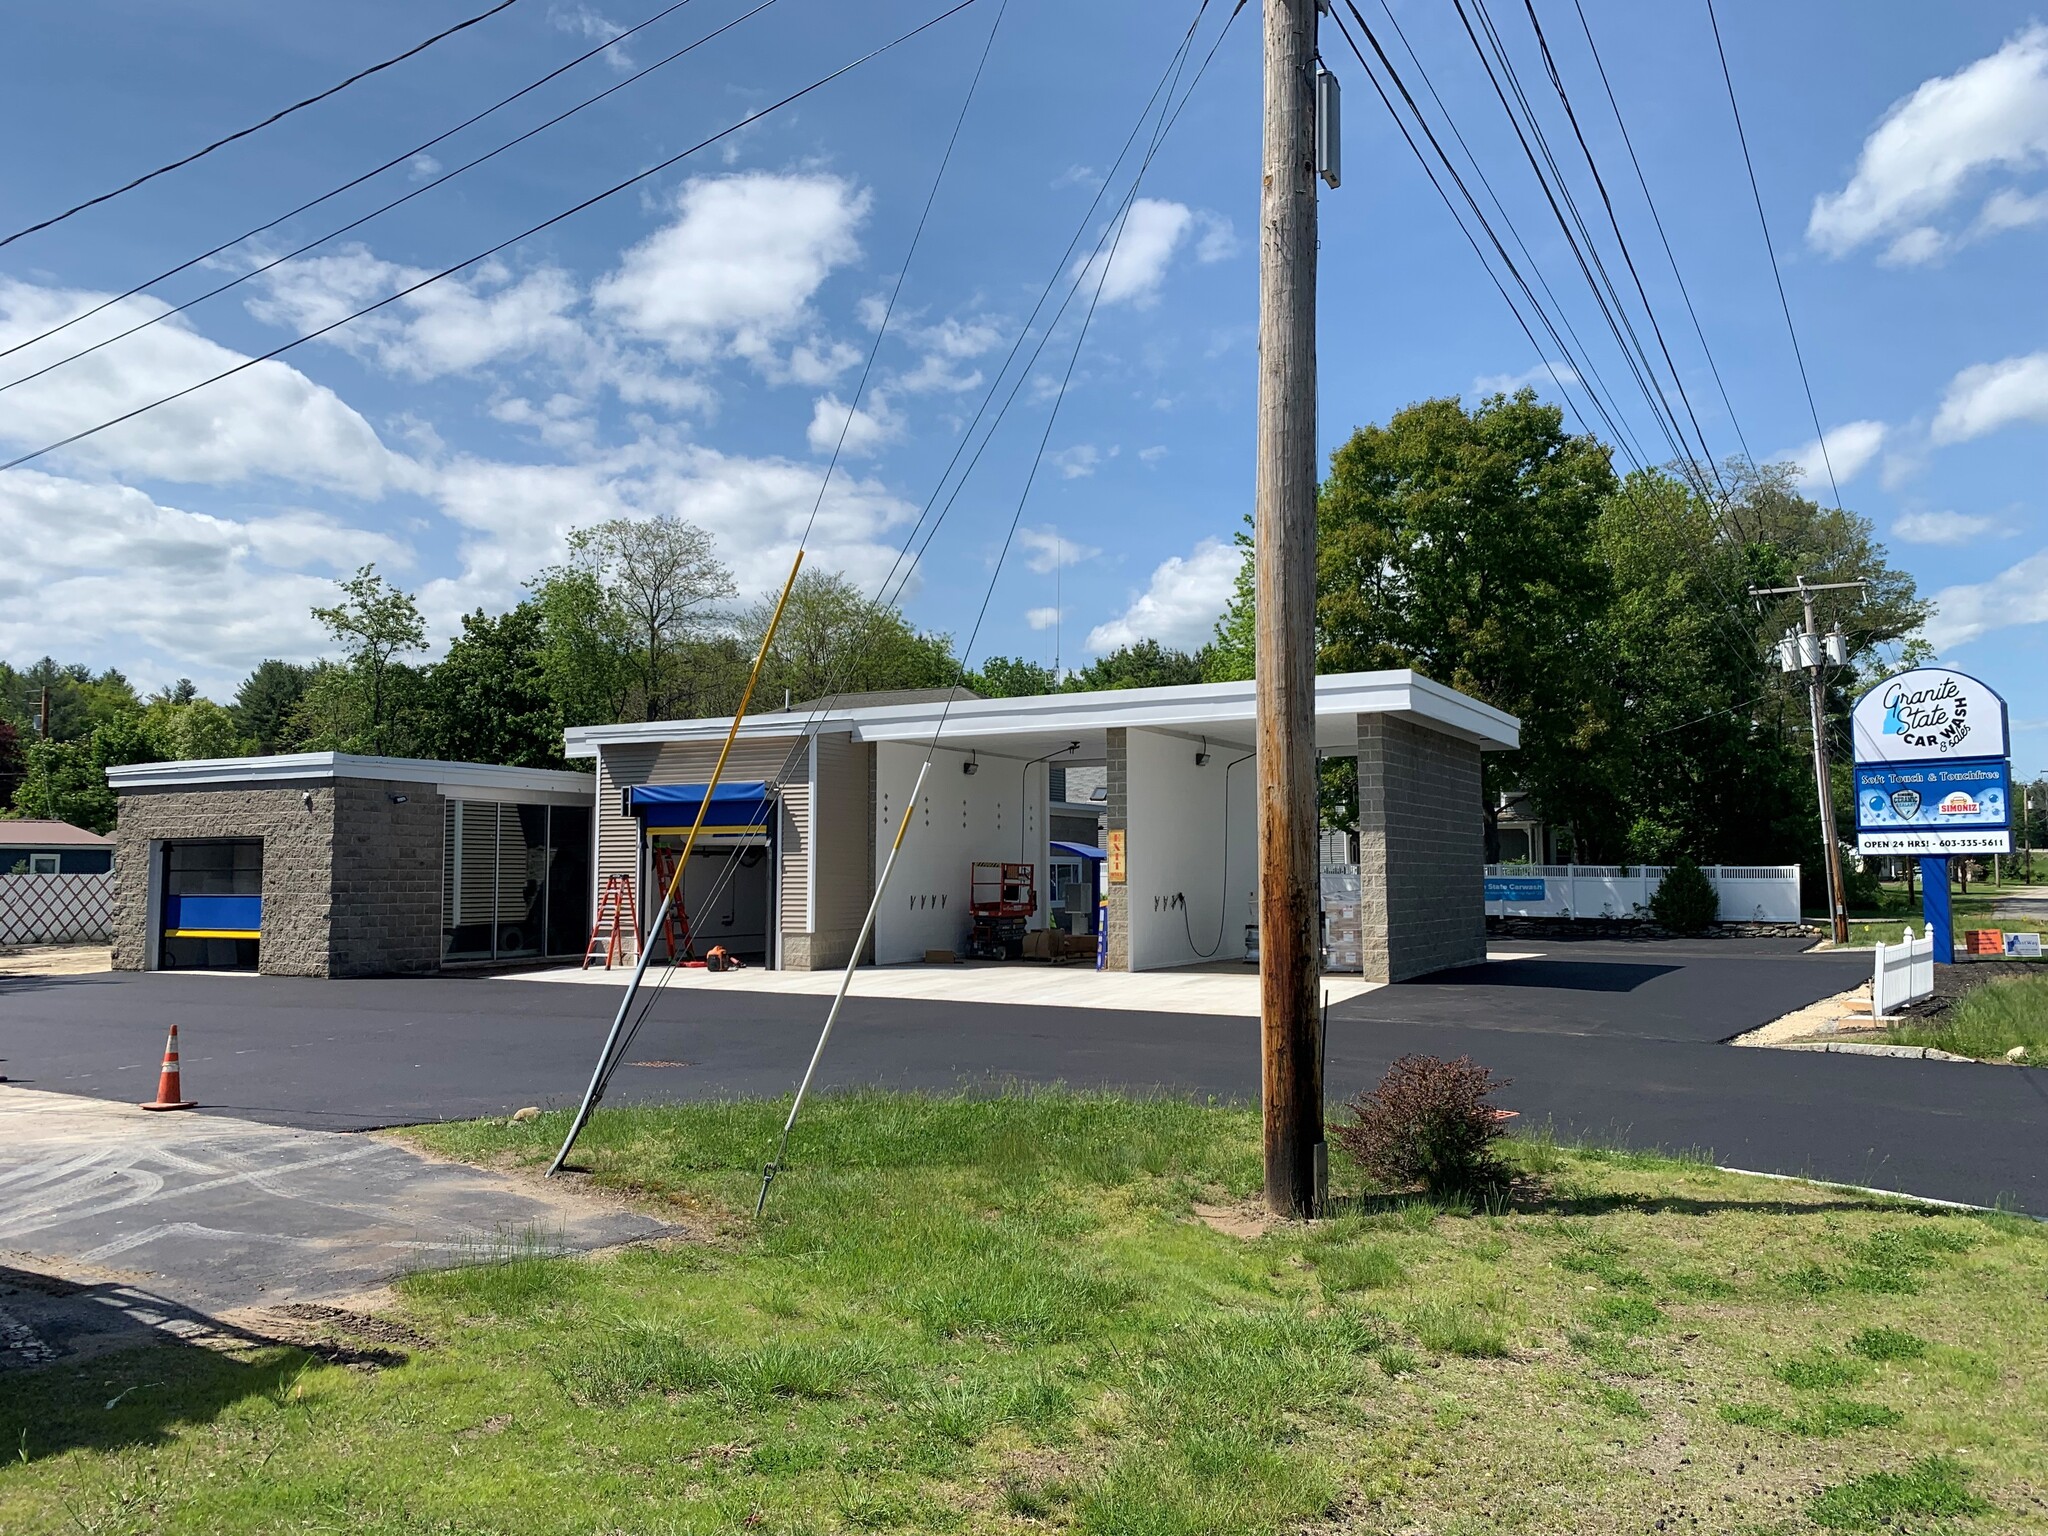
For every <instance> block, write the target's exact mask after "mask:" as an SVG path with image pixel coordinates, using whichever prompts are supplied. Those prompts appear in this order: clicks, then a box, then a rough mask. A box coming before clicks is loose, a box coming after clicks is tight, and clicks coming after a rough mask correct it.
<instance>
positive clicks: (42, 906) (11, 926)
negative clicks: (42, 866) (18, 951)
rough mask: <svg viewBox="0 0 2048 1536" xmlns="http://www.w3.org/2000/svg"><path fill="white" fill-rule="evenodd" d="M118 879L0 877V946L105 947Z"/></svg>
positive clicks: (102, 877)
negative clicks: (71, 945)
mask: <svg viewBox="0 0 2048 1536" xmlns="http://www.w3.org/2000/svg"><path fill="white" fill-rule="evenodd" d="M113 904H114V877H113V875H112V874H111V873H107V874H99V875H0V944H105V943H108V942H110V941H111V939H112V929H113V924H112V912H113Z"/></svg>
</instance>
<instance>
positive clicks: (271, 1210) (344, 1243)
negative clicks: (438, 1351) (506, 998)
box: [0, 1088, 665, 1368]
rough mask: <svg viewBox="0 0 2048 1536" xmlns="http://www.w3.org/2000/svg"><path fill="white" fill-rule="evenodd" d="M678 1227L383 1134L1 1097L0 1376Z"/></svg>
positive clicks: (59, 1097) (21, 1093) (61, 1098)
mask: <svg viewBox="0 0 2048 1536" xmlns="http://www.w3.org/2000/svg"><path fill="white" fill-rule="evenodd" d="M664 1230H665V1228H664V1227H663V1225H662V1224H661V1223H660V1222H658V1221H656V1220H654V1219H653V1218H651V1217H648V1216H644V1215H640V1214H638V1213H636V1212H632V1211H626V1210H613V1209H607V1208H604V1207H602V1206H599V1205H597V1204H596V1203H594V1202H592V1201H590V1200H589V1199H588V1198H587V1197H582V1196H578V1195H576V1194H573V1193H572V1192H570V1191H568V1190H566V1189H565V1190H561V1191H556V1190H554V1189H552V1188H543V1189H535V1188H533V1187H532V1186H531V1185H529V1184H525V1183H522V1182H520V1181H517V1180H514V1179H512V1178H510V1177H507V1176H504V1175H499V1174H493V1173H487V1172H484V1171H482V1170H480V1169H475V1168H467V1167H463V1166H461V1165H458V1164H451V1163H437V1162H433V1161H430V1160H429V1159H427V1158H424V1157H421V1156H420V1155H418V1154H417V1153H414V1152H411V1151H408V1150H407V1149H405V1148H404V1147H400V1146H396V1145H394V1144H392V1143H390V1142H387V1141H382V1140H378V1139H375V1138H372V1137H369V1136H362V1135H344V1134H338V1133H335V1132H329V1131H300V1130H290V1129H284V1128H280V1127H277V1126H269V1125H257V1124H255V1123H253V1122H251V1121H246V1120H235V1119H230V1118H227V1117H224V1116H218V1115H209V1114H178V1115H152V1114H148V1113H145V1112H144V1111H142V1110H140V1109H135V1108H131V1107H129V1106H127V1105H124V1104H109V1103H103V1102H100V1101H98V1100H94V1099H82V1098H74V1097H72V1096H70V1095H68V1094H56V1093H41V1092H36V1091H32V1090H29V1089H22V1088H0V1368H4V1367H5V1366H7V1365H15V1366H22V1365H37V1364H42V1363H45V1362H46V1361H48V1360H50V1359H55V1358H59V1357H62V1356H64V1355H66V1354H72V1353H89V1352H92V1350H93V1349H94V1348H95V1347H102V1346H109V1345H113V1344H115V1343H117V1342H120V1341H123V1340H125V1341H126V1342H134V1341H135V1340H134V1337H133V1335H135V1334H136V1333H137V1331H138V1330H149V1329H156V1330H161V1331H164V1332H168V1333H171V1334H174V1335H178V1336H182V1337H191V1338H197V1337H201V1336H203V1335H205V1334H207V1333H208V1332H212V1331H218V1330H219V1327H220V1325H219V1323H218V1321H217V1318H216V1316H215V1314H219V1313H222V1312H230V1311H234V1310H236V1309H242V1308H249V1307H254V1306H265V1307H275V1306H278V1305H281V1304H293V1303H309V1302H311V1301H313V1300H314V1299H317V1298H323V1297H325V1298H334V1297H344V1296H350V1295H356V1294H360V1293H362V1292H365V1291H369V1290H373V1289H375V1288H376V1287H378V1286H381V1285H383V1284H384V1283H386V1282H387V1281H389V1280H391V1279H393V1278H394V1277H396V1276H398V1275H400V1274H402V1273H403V1272H405V1271H406V1270H408V1269H413V1268H434V1267H440V1266H443V1265H447V1264H453V1263H460V1262H463V1261H465V1260H475V1259H481V1258H487V1257H490V1256H493V1255H496V1254H504V1253H508V1252H512V1253H525V1252H533V1251H536V1250H544V1251H549V1252H575V1251H582V1250H587V1249H591V1248H598V1247H604V1246H608V1245H611V1244H614V1243H621V1242H628V1241H632V1240H634V1239H636V1238H644V1237H651V1236H655V1235H658V1234H660V1233H661V1232H662V1231H664Z"/></svg>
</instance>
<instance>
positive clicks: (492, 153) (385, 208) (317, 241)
mask: <svg viewBox="0 0 2048 1536" xmlns="http://www.w3.org/2000/svg"><path fill="white" fill-rule="evenodd" d="M685 3H687V0H685ZM773 4H775V0H757V3H756V4H755V5H754V6H753V7H752V8H751V9H749V10H745V11H742V12H741V13H740V14H739V15H737V16H735V17H733V19H732V20H731V21H728V22H726V23H725V24H724V25H723V26H720V27H714V28H713V29H712V30H711V31H709V32H707V33H705V34H704V35H703V36H702V37H700V38H698V39H696V41H694V42H691V43H686V44H685V45H684V46H682V47H681V48H678V49H676V50H675V51H674V52H673V53H670V54H668V55H666V56H665V57H663V58H659V59H656V60H655V61H654V62H653V63H652V64H649V65H648V66H647V67H646V68H645V69H640V70H636V71H634V72H633V73H632V74H630V75H628V76H626V77H625V78H624V79H623V80H619V81H616V82H615V83H613V84H612V85H609V86H607V87H606V88H605V89H603V90H601V91H599V92H598V93H597V94H596V95H594V96H586V97H585V98H584V99H583V100H581V101H579V102H577V103H576V104H575V105H574V106H572V107H568V108H565V109H564V110H563V111H560V112H557V113H556V114H555V115H554V116H553V117H551V118H549V119H547V120H546V121H545V122H542V123H536V124H535V125H534V126H533V127H531V128H529V129H527V130H526V131H525V132H524V133H521V134H518V135H515V136H514V137H512V138H509V139H507V140H506V141H505V142H504V143H502V144H500V145H498V146H497V147H496V148H494V149H488V150H485V151H484V152H483V153H482V154H480V155H477V156H476V157H474V158H473V159H470V160H467V161H464V162H463V163H462V164H461V165H458V166H456V167H455V168H454V169H453V170H450V171H443V172H442V173H441V174H440V175H438V176H436V177H434V178H433V179H432V180H430V181H425V182H422V183H421V184H420V185H419V186H416V187H414V188H413V189H412V190H411V191H410V192H404V193H401V194H400V195H399V196H397V197H394V198H392V199H391V200H390V201H389V202H386V203H383V204H381V205H380V206H378V207H375V208H372V209H371V210H370V211H369V212H368V213H366V214H364V215H362V217H360V218H356V219H351V220H349V222H348V223H346V224H343V225H341V226H340V227H339V228H338V229H330V230H329V231H327V233H326V234H324V235H319V236H317V237H315V238H314V239H311V240H308V241H307V242H306V243H305V244H303V245H301V246H298V247H297V248H295V249H293V250H289V251H286V252H285V253H284V254H283V255H282V256H273V257H271V258H270V260H268V261H264V262H259V263H258V264H257V265H255V266H253V267H251V268H250V269H249V270H248V271H246V272H241V273H237V274H236V275H235V276H233V277H231V278H229V279H228V280H227V281H226V282H224V283H217V284H215V285H214V286H213V287H211V288H209V289H207V290H206V291H205V292H204V293H200V294H195V295H193V296H192V297H191V298H189V299H187V300H185V302H184V303H182V304H178V305H174V306H173V307H171V308H169V309H165V310H162V311H159V312H158V313H156V314H154V315H150V316H148V317H147V318H146V319H142V320H138V321H136V322H135V324H133V325H131V326H129V327H128V328H127V329H126V330H121V331H115V332H114V333H113V334H112V335H110V336H103V337H101V338H100V339H99V340H98V341H95V342H93V343H92V344H91V345H90V346H86V347H81V348H79V349H78V351H76V352H73V353H71V354H69V355H68V356H66V357H60V358H57V359H56V360H55V361H54V362H48V363H45V364H44V365H43V366H42V367H40V368H37V369H35V370H34V371H33V372H30V373H24V374H22V375H21V376H20V377H19V378H14V379H9V380H8V381H7V382H6V383H4V384H0V393H4V392H5V391H7V390H10V389H13V388H14V387H15V386H16V385H17V384H26V383H28V382H29V381H30V380H31V379H39V378H41V377H42V376H43V375H44V374H46V373H49V372H50V371H51V370H52V369H56V368H62V367H63V366H64V365H65V364H67V363H75V362H77V361H78V360H79V359H80V358H81V357H87V356H90V355H91V354H92V353H94V352H97V351H99V350H100V348H102V347H106V346H111V345H112V344H113V343H115V342H117V341H121V340H123V339H125V338H126V337H129V336H133V335H134V334H135V333H136V332H137V331H146V330H148V329H149V328H150V327H151V326H153V325H157V324H160V323H161V322H163V321H165V320H168V319H170V318H171V316H173V315H180V314H183V313H184V312H185V311H186V310H188V309H190V308H192V307H193V306H194V305H196V304H203V303H205V302H206V301H207V300H208V299H212V298H217V297H219V296H220V295H221V294H223V293H226V292H227V291H228V290H229V289H230V288H237V287H240V286H241V285H242V284H243V283H246V282H248V281H249V279H251V278H252V277H261V276H262V275H263V274H264V273H265V272H269V271H272V270H274V269H275V268H278V267H281V266H283V265H284V264H285V263H286V262H288V261H295V260H297V259H298V258H299V257H301V256H303V255H305V254H306V252H308V251H310V250H314V249H316V248H318V247H319V246H323V245H325V244H326V243H327V242H328V241H330V240H335V239H338V238H340V237H341V236H342V235H345V234H347V233H349V231H351V230H354V229H360V228H361V227H362V226H363V225H365V224H367V223H369V222H370V221H371V220H372V219H376V218H380V217H382V216H383V215H384V214H387V213H389V212H390V211H391V210H392V209H394V208H396V207H399V206H400V205H401V204H404V203H409V202H411V201H412V200H413V199H414V198H416V197H422V196H424V195H425V194H427V193H429V192H431V191H433V190H434V189H435V188H436V187H439V186H442V185H444V184H446V183H448V182H450V181H453V180H454V179H455V178H456V177H457V176H460V175H462V174H463V173H464V172H465V171H472V170H475V169H476V168H477V167H478V166H480V165H482V164H483V163H484V162H485V161H486V160H494V159H496V158H497V157H498V156H499V155H502V154H503V153H504V152H505V151H506V150H508V149H511V148H513V147H514V146H515V145H519V144H523V143H525V142H526V141H527V140H528V139H530V138H533V137H534V136H536V135H537V134H541V133H545V132H546V131H547V130H548V129H550V128H552V127H554V126H555V125H556V124H557V123H559V122H562V121H564V120H565V119H567V118H571V117H574V116H575V115H576V114H577V113H578V112H581V111H582V110H583V109H584V108H585V107H591V106H595V105H596V104H597V103H598V102H600V101H603V100H604V99H605V97H607V96H609V95H611V94H612V93H613V92H614V91H622V90H624V89H625V88H626V87H627V86H629V85H632V84H634V83H635V82H636V81H639V80H642V79H644V78H645V77H646V76H648V75H651V74H653V73H654V72H655V71H656V70H657V69H663V68H665V67H667V66H668V65H670V64H673V63H674V62H675V61H676V60H677V59H680V58H681V57H683V55H684V54H687V53H694V52H695V51H696V50H697V49H699V48H701V47H703V46H704V45H705V44H706V43H709V42H711V41H713V40H714V39H716V38H719V37H721V36H723V35H724V34H725V33H727V32H730V31H731V30H732V29H733V28H734V27H737V26H738V25H739V24H740V23H741V22H743V21H747V20H749V19H751V18H752V17H754V16H757V15H759V14H760V13H761V12H762V11H765V10H767V9H768V7H769V6H771V5H773ZM622 35H623V34H622ZM613 41H614V42H616V41H617V39H616V38H614V39H613ZM266 227H267V226H266ZM186 265H188V266H189V265H192V263H189V262H188V263H187V264H186ZM131 292H132V290H131ZM117 302H119V301H118V300H116V299H109V300H107V301H106V302H105V303H102V304H99V305H97V306H95V307H94V308H93V309H90V310H87V311H86V312H85V314H88V315H90V314H97V313H98V312H99V311H100V310H102V309H105V308H106V307H107V305H108V304H113V303H117ZM84 317H85V316H84V315H77V316H74V317H73V318H72V320H67V321H65V322H64V324H65V325H70V324H72V323H74V322H75V321H76V320H80V319H83V318H84ZM63 328H64V327H63V326H54V327H52V328H51V330H49V331H46V332H44V335H46V336H48V335H54V334H55V333H56V332H57V331H59V330H62V329H63ZM30 339H31V340H35V339H37V338H30ZM27 345H29V342H26V341H24V342H19V343H17V344H16V347H10V348H8V349H7V350H8V351H10V352H11V351H14V350H16V348H17V347H24V346H27ZM5 355H6V354H5V353H0V356H5Z"/></svg>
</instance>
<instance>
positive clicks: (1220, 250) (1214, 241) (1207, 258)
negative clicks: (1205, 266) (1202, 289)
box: [1195, 208, 1244, 263]
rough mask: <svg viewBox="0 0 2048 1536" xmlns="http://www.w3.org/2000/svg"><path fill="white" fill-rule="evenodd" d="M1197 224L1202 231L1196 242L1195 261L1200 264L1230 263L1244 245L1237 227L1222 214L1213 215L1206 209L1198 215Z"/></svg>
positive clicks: (1196, 216)
mask: <svg viewBox="0 0 2048 1536" xmlns="http://www.w3.org/2000/svg"><path fill="white" fill-rule="evenodd" d="M1195 224H1196V226H1197V227H1198V228H1199V229H1200V230H1201V231H1202V233H1201V237H1200V238H1199V239H1197V240H1196V241H1195V260H1197V261H1199V262H1204V263H1208V262H1216V261H1228V260H1230V258H1231V257H1233V256H1235V255H1236V254H1237V253H1238V252H1239V251H1240V250H1242V249H1244V247H1243V244H1242V243H1241V242H1240V241H1239V240H1238V238H1237V227H1236V226H1235V225H1233V224H1232V223H1231V222H1230V220H1229V219H1228V218H1227V217H1225V216H1224V215H1223V214H1220V213H1211V212H1209V211H1208V210H1207V209H1206V208H1205V209H1203V210H1201V211H1200V212H1198V213H1196V215H1195Z"/></svg>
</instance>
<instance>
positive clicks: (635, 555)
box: [538, 513, 739, 720]
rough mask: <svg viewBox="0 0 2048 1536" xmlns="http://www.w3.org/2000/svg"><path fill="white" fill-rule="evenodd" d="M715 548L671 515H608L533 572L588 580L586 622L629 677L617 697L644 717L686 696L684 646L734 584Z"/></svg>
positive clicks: (656, 715) (712, 617)
mask: <svg viewBox="0 0 2048 1536" xmlns="http://www.w3.org/2000/svg"><path fill="white" fill-rule="evenodd" d="M715 550H716V546H715V545H714V543H713V541H712V538H711V535H710V534H708V533H706V532H705V531H704V530H703V529H702V528H699V527H697V526H696V525H695V524H693V523H686V522H684V521H683V520H682V519H681V518H679V517H676V516H674V515H673V514H670V513H662V514H661V515H660V516H658V517H648V518H640V517H615V518H610V519H608V520H607V521H605V522H602V523H598V524H595V525H593V526H592V527H589V528H578V529H575V530H573V531H572V532H571V533H570V534H569V559H568V561H567V562H566V563H565V564H564V565H561V566H555V567H551V568H549V569H548V570H546V571H543V572H542V573H541V574H540V576H539V578H538V581H539V582H540V583H542V584H544V585H545V584H551V583H553V582H556V581H558V580H567V579H570V578H574V577H577V576H581V577H584V578H586V579H587V581H586V584H585V585H584V586H583V587H582V588H580V590H581V591H582V592H584V593H585V594H587V595H589V596H591V597H594V598H595V602H594V603H592V605H591V609H590V613H589V617H590V620H591V621H592V623H593V624H594V626H595V627H596V630H597V632H598V633H599V634H601V635H602V636H603V637H604V639H605V640H606V641H607V642H609V643H610V644H611V645H612V646H613V647H614V649H615V650H616V652H617V654H618V655H619V656H620V657H622V658H623V659H624V666H625V671H626V673H627V675H628V677H629V678H630V679H631V694H630V695H629V697H628V698H627V699H626V700H624V701H622V702H623V703H624V704H625V705H626V706H627V707H628V708H630V709H631V710H632V711H633V712H634V713H637V714H638V715H639V717H640V718H641V719H643V720H659V719H663V718H666V717H669V716H672V715H674V714H676V713H678V708H679V706H680V705H682V704H683V703H684V702H685V701H686V700H687V699H689V697H690V696H691V693H692V686H691V685H692V676H691V669H690V668H689V667H688V666H687V665H686V660H685V654H684V653H685V651H686V649H687V647H688V644H689V642H690V641H692V640H695V639H701V638H703V637H705V636H706V635H708V634H710V633H712V632H713V630H714V629H715V627H716V624H717V619H718V610H717V607H716V605H717V604H718V603H719V602H721V601H723V600H724V599H726V598H728V597H731V596H732V595H733V594H734V593H735V592H737V591H738V590H739V589H738V588H737V587H735V586H734V585H733V580H732V573H731V572H730V571H728V570H727V569H726V568H725V566H724V565H723V564H722V563H720V561H719V559H718V557H717V554H716V552H715ZM572 590H576V589H572Z"/></svg>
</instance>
